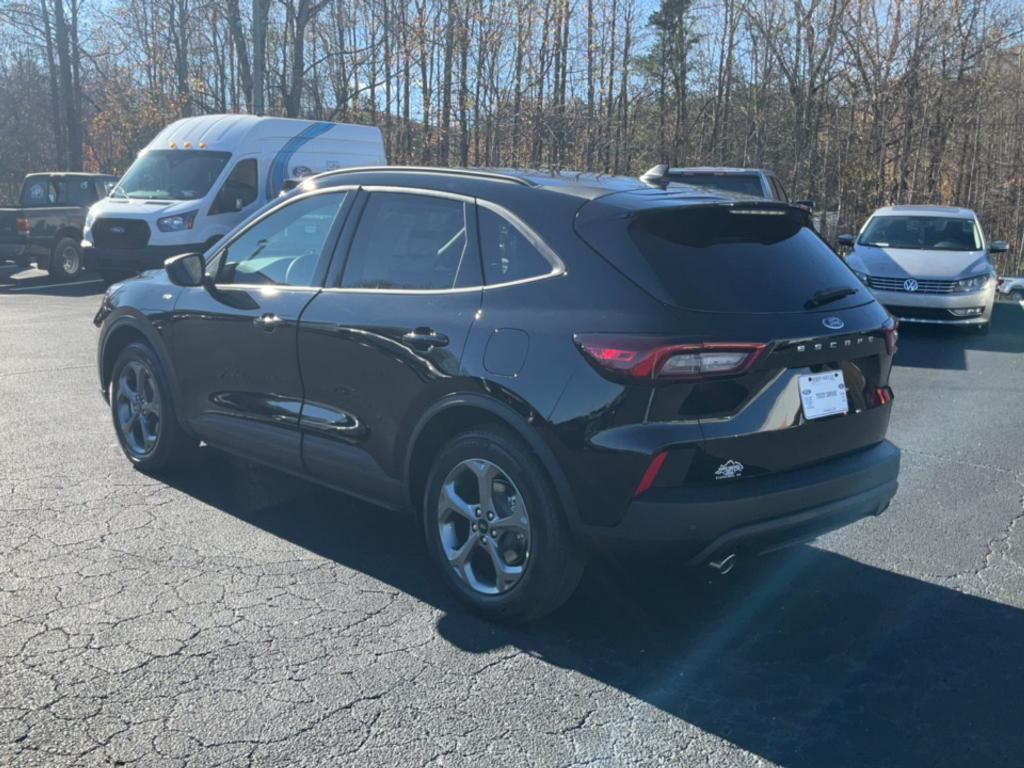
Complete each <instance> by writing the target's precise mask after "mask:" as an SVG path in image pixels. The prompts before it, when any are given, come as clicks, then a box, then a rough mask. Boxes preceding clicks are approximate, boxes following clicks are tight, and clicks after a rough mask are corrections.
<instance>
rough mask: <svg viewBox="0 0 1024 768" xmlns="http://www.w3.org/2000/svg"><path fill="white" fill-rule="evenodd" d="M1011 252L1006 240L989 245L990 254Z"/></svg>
mask: <svg viewBox="0 0 1024 768" xmlns="http://www.w3.org/2000/svg"><path fill="white" fill-rule="evenodd" d="M1009 250H1010V244H1009V243H1008V242H1006V241H1005V240H993V241H992V242H991V243H989V244H988V252H989V253H1007V252H1008V251H1009Z"/></svg>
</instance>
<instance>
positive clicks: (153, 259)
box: [82, 240, 206, 272]
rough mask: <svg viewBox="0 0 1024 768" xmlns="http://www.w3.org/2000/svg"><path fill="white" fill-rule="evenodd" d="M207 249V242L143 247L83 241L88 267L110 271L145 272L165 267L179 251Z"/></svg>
mask: <svg viewBox="0 0 1024 768" xmlns="http://www.w3.org/2000/svg"><path fill="white" fill-rule="evenodd" d="M204 250H206V244H205V243H186V244H183V245H146V246H143V247H142V248H125V249H120V248H103V247H100V246H96V245H93V244H92V243H90V242H89V241H87V240H83V241H82V260H83V264H84V265H85V267H86V269H94V270H98V271H108V272H143V271H145V270H147V269H163V266H164V261H166V260H167V259H169V258H171V256H177V255H178V254H179V253H193V252H196V251H204Z"/></svg>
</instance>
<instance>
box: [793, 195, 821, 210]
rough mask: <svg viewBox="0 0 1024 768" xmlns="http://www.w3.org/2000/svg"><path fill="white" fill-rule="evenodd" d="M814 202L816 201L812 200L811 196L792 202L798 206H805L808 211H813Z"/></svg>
mask: <svg viewBox="0 0 1024 768" xmlns="http://www.w3.org/2000/svg"><path fill="white" fill-rule="evenodd" d="M816 204H817V203H816V202H815V201H814V199H813V198H808V199H806V200H797V201H795V202H794V203H793V205H796V206H799V207H800V208H806V209H807V210H808V211H813V210H814V206H815V205H816Z"/></svg>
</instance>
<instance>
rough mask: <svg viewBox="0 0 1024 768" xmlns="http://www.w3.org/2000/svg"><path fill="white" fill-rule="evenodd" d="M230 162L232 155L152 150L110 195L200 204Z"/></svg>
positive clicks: (226, 153)
mask: <svg viewBox="0 0 1024 768" xmlns="http://www.w3.org/2000/svg"><path fill="white" fill-rule="evenodd" d="M230 159H231V153H230V152H207V151H205V150H188V149H151V150H149V151H148V152H144V153H143V154H142V155H140V156H139V158H138V159H137V160H136V161H135V162H134V163H132V165H131V167H130V168H129V169H128V172H127V173H125V175H124V177H123V178H122V179H121V181H120V183H119V184H118V185H117V186H116V187H114V189H113V191H112V192H111V193H110V194H111V196H112V197H127V198H130V199H132V200H198V199H199V198H201V197H204V196H205V195H206V193H207V192H209V191H210V187H212V186H213V183H214V182H215V181H216V180H217V177H218V176H220V173H221V171H223V170H224V166H225V165H227V163H228V160H230Z"/></svg>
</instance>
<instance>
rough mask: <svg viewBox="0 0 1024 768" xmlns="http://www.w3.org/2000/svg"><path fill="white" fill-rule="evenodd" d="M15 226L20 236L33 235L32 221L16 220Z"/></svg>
mask: <svg viewBox="0 0 1024 768" xmlns="http://www.w3.org/2000/svg"><path fill="white" fill-rule="evenodd" d="M14 226H15V228H16V229H17V230H18V234H19V235H31V234H32V220H31V219H15V220H14Z"/></svg>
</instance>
